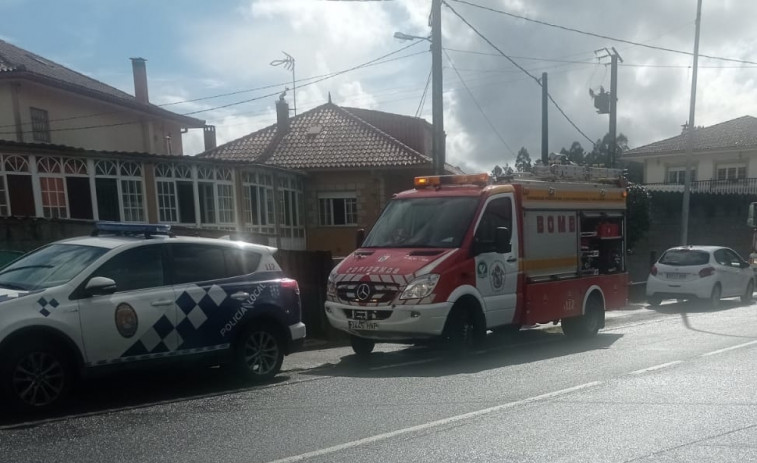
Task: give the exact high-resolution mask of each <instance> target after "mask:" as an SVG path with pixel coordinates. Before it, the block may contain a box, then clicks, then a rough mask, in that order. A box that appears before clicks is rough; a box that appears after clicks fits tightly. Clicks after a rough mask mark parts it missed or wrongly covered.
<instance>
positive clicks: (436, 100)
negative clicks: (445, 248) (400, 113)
mask: <svg viewBox="0 0 757 463" xmlns="http://www.w3.org/2000/svg"><path fill="white" fill-rule="evenodd" d="M430 25H431V36H430V37H419V36H417V35H409V34H404V33H402V32H395V33H394V38H396V39H399V40H426V41H429V42H431V83H432V85H431V114H432V121H431V125H432V126H433V128H434V136H433V138H432V144H431V157H432V158H433V165H434V173H435V174H437V175H441V174H444V162H445V152H444V151H445V149H444V148H445V146H444V144H445V140H444V109H443V107H442V104H443V100H442V2H441V0H431V20H430Z"/></svg>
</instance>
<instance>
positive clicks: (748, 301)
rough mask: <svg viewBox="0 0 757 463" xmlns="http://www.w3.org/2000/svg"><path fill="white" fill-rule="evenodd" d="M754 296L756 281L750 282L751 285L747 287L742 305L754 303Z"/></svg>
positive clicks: (742, 298) (742, 297)
mask: <svg viewBox="0 0 757 463" xmlns="http://www.w3.org/2000/svg"><path fill="white" fill-rule="evenodd" d="M753 294H754V281H752V280H749V284H748V285H746V291H744V295H743V296H741V303H742V304H746V305H749V304H751V303H752V295H753Z"/></svg>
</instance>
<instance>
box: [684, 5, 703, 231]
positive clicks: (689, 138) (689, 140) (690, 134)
mask: <svg viewBox="0 0 757 463" xmlns="http://www.w3.org/2000/svg"><path fill="white" fill-rule="evenodd" d="M701 22H702V0H697V20H696V29H695V32H694V67H693V70H692V72H691V99H690V100H689V125H688V128H687V129H686V175H685V176H684V178H685V181H684V186H683V210H682V212H681V245H686V244H688V241H689V201H690V197H691V163H692V159H691V158H692V157H693V153H692V152H693V150H694V147H693V145H694V140H693V138H694V130H695V129H694V128H695V127H696V125H695V124H694V114H695V111H694V110H695V108H696V103H697V65H698V63H699V26H700V24H701Z"/></svg>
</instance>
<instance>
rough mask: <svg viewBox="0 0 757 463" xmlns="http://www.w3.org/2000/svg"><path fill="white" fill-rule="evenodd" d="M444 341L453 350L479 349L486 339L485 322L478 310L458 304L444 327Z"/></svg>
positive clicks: (450, 313) (453, 308)
mask: <svg viewBox="0 0 757 463" xmlns="http://www.w3.org/2000/svg"><path fill="white" fill-rule="evenodd" d="M443 337H444V341H445V342H446V344H447V345H448V346H449V347H450V348H452V349H455V350H458V349H467V348H475V347H480V346H481V345H482V344H483V343H484V340H485V339H486V321H485V319H484V316H483V314H482V313H481V311H480V310H477V309H475V308H472V307H470V306H468V305H467V304H462V303H460V302H458V303H457V304H455V305H454V306H453V307H452V310H450V312H449V315H448V316H447V323H446V325H445V326H444V334H443Z"/></svg>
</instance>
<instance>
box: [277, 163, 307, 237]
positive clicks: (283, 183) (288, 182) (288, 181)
mask: <svg viewBox="0 0 757 463" xmlns="http://www.w3.org/2000/svg"><path fill="white" fill-rule="evenodd" d="M278 190H279V214H278V215H279V232H280V233H281V236H283V237H285V238H304V237H305V226H304V221H303V220H302V219H303V215H304V214H303V213H302V210H303V202H304V201H303V194H302V180H301V179H300V178H299V177H295V176H289V175H280V176H279V187H278ZM287 203H289V207H287ZM287 212H288V214H287ZM287 221H288V222H289V223H288V224H287Z"/></svg>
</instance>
